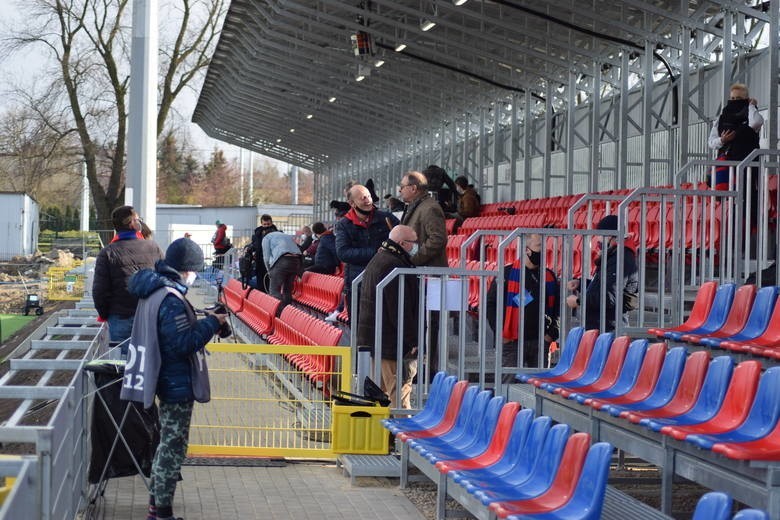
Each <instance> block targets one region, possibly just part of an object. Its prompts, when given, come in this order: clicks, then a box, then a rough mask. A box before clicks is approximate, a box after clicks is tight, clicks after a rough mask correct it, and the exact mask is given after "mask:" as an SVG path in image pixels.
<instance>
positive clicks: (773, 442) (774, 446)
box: [712, 422, 780, 461]
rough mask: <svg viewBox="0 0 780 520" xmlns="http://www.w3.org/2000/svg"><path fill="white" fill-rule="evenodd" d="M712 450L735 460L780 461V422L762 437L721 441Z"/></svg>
mask: <svg viewBox="0 0 780 520" xmlns="http://www.w3.org/2000/svg"><path fill="white" fill-rule="evenodd" d="M712 451H714V452H715V453H720V454H721V455H724V456H726V457H728V458H730V459H735V460H769V461H780V422H778V423H777V426H775V429H774V430H772V432H771V433H770V434H769V435H767V436H766V437H763V438H761V439H758V440H755V441H749V442H719V443H716V444H714V445H713V446H712Z"/></svg>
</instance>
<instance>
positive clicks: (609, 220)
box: [596, 215, 618, 230]
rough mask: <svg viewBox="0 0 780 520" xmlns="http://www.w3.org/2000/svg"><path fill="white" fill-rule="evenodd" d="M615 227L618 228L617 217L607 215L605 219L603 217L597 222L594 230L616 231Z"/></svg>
mask: <svg viewBox="0 0 780 520" xmlns="http://www.w3.org/2000/svg"><path fill="white" fill-rule="evenodd" d="M617 226H618V218H617V215H607V216H606V217H604V218H602V219H601V220H599V223H598V225H597V226H596V229H611V230H617Z"/></svg>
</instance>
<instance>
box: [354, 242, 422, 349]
mask: <svg viewBox="0 0 780 520" xmlns="http://www.w3.org/2000/svg"><path fill="white" fill-rule="evenodd" d="M396 267H414V264H413V263H412V261H411V259H410V258H409V254H408V253H407V252H406V251H405V250H404V249H403V248H402V247H401V246H400V245H398V244H397V243H395V242H393V241H392V240H390V239H388V240H387V241H385V242H384V243H383V244H382V247H381V248H380V249H379V252H377V254H376V255H374V258H372V259H371V261H370V262H369V263H368V265H367V266H366V269H365V272H364V273H363V283H362V284H361V286H360V313H359V316H358V326H357V344H358V345H359V346H363V345H369V346H374V331H375V330H376V295H377V290H376V286H377V285H378V284H379V282H381V281H382V279H384V278H385V276H387V274H388V273H389V272H390V271H392V270H393V269H395V268H396ZM404 280H405V283H404V313H403V317H402V316H400V315H399V305H398V290H399V285H400V284H399V281H398V278H395V279H394V280H393V281H392V282H391V283H390V284H388V285H387V286H386V287H385V289H384V291H383V293H382V305H383V306H382V359H390V360H396V359H397V343H398V324H399V322H400V321H401V319H402V318H403V321H402V325H403V330H402V335H403V336H402V337H403V349H404V350H403V353H404V355H407V354H409V353H410V352H411V350H412V349H413V348H414V347H416V346H417V309H418V302H417V300H418V299H419V297H418V291H419V288H418V281H417V277H415V276H408V275H406V276H404Z"/></svg>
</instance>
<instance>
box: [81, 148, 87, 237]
mask: <svg viewBox="0 0 780 520" xmlns="http://www.w3.org/2000/svg"><path fill="white" fill-rule="evenodd" d="M81 231H82V232H86V231H89V180H88V179H87V162H86V161H84V162H83V163H81Z"/></svg>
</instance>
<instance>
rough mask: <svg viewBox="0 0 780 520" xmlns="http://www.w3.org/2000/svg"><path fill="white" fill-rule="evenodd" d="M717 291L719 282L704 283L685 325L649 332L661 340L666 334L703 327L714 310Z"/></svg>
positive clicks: (653, 329) (648, 330) (652, 329)
mask: <svg viewBox="0 0 780 520" xmlns="http://www.w3.org/2000/svg"><path fill="white" fill-rule="evenodd" d="M717 289H718V282H705V283H703V284H702V286H701V287H700V288H699V292H698V293H696V300H695V301H694V302H693V308H692V309H691V314H690V315H689V316H688V319H687V320H685V323H683V324H681V325H678V326H677V327H674V328H671V329H660V328H651V329H647V332H648V333H650V334H652V335H654V336H658V337H659V338H663V337H664V333H666V332H671V331H675V332H687V331H690V330H693V329H696V328H698V327H701V326H702V324H703V323H704V322H705V321H707V316H708V315H709V313H710V309H711V308H712V301H713V300H714V299H715V292H716V291H717Z"/></svg>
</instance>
